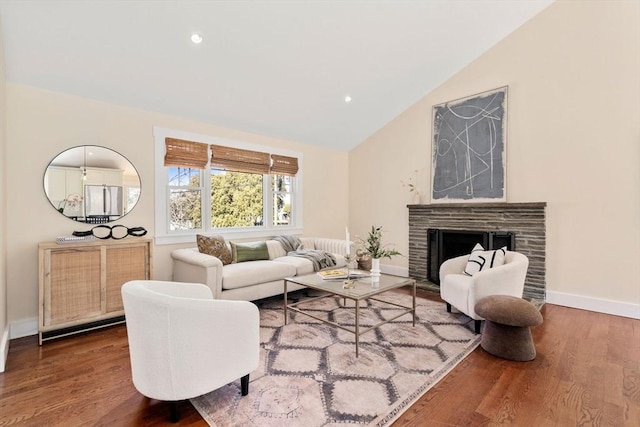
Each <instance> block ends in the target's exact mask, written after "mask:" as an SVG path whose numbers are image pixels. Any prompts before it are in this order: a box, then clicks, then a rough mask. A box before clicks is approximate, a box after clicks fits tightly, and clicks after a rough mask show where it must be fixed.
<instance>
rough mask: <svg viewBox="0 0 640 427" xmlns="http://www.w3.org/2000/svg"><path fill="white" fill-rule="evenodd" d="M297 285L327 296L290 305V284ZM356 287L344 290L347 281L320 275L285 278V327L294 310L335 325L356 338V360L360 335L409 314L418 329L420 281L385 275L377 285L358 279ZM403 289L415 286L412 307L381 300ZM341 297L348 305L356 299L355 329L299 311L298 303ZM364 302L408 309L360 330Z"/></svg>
mask: <svg viewBox="0 0 640 427" xmlns="http://www.w3.org/2000/svg"><path fill="white" fill-rule="evenodd" d="M289 282H291V283H295V284H297V285H302V286H305V287H307V288H309V289H314V290H318V291H323V292H324V294H323V295H321V296H317V297H311V298H305V299H303V300H300V301H298V302H295V303H291V304H289V302H288V300H287V284H288V283H289ZM354 284H355V286H354V287H353V288H351V289H344V288H343V280H338V279H335V280H333V279H332V280H326V279H322V278H321V277H319V276H318V275H317V274H315V273H314V274H307V275H305V276H297V277H287V278H285V279H284V324H285V325H286V324H287V323H288V314H287V311H288V310H291V311H294V312H296V313H300V314H304V315H305V316H309V317H312V318H314V319H316V320H319V321H321V322H323V323H326V324H329V325H332V326H335V327H337V328H340V329H343V330H345V331H348V332H351V333H353V334H355V336H356V339H355V341H356V357H358V350H359V343H360V335H362V334H364V333H366V332H369V331H371V330H373V329H375V328H377V327H379V326H380V325H384V324H385V323H388V322H390V321H392V320H395V319H397V318H398V317H401V316H404V315H405V314H408V313H411V314H412V315H413V326H416V281H415V280H414V279H411V278H409V277H398V276H390V275H387V274H382V275H381V276H380V277H379V280H378V281H377V282H374V281H373V280H372V278H371V277H363V278H359V279H356V280H355V281H354ZM403 286H411V287H412V295H413V303H412V305H411V307H407V306H404V305H399V304H396V303H394V302H389V301H385V300H382V299H380V298H378V297H379V296H380V294H383V293H384V292H387V291H390V290H392V289H397V288H401V287H403ZM332 296H339V297H342V298H343V301H345V302H346V299H349V300H352V301H353V302H354V305H355V327H354V328H353V329H351V328H349V327H346V326H344V325H340V324H338V323H335V322H332V321H330V320H327V319H322V318H320V317H317V316H315V315H313V314H311V313H309V312H308V311H305V310H303V309H301V308H298V307H297V305H298V304H302V303H304V304H308V303H309V302H312V301H315V300H318V299H322V298H327V297H332ZM363 300H374V301H378V302H381V303H384V304H389V305H392V306H395V307H399V308H402V309H404V310H400V311H399V312H398V314H397V315H395V316H393V317H390V318H389V319H386V320H383V321H381V322H379V323H377V324H375V325H373V326H369V327H367V328H364V329H362V328H361V327H360V302H361V301H363ZM345 305H346V304H345Z"/></svg>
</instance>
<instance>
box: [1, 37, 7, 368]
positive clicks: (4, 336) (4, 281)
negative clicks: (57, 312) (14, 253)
mask: <svg viewBox="0 0 640 427" xmlns="http://www.w3.org/2000/svg"><path fill="white" fill-rule="evenodd" d="M0 34H2V29H0ZM6 92H7V91H6V77H5V68H4V52H3V50H2V38H1V37H0V372H3V371H4V367H5V360H6V356H7V354H8V352H9V323H8V320H7V275H6V265H7V262H6V261H7V260H6V254H7V239H6V232H7V222H6V206H7V204H6V202H5V198H6V194H7V192H6V182H7V174H6V171H7V168H6V159H7V156H6V135H5V131H6V121H7V120H6V119H7V103H6V99H7V96H6Z"/></svg>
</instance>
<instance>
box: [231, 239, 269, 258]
mask: <svg viewBox="0 0 640 427" xmlns="http://www.w3.org/2000/svg"><path fill="white" fill-rule="evenodd" d="M231 253H232V254H233V262H245V261H258V260H266V259H269V250H268V249H267V244H266V243H265V242H250V243H235V242H231Z"/></svg>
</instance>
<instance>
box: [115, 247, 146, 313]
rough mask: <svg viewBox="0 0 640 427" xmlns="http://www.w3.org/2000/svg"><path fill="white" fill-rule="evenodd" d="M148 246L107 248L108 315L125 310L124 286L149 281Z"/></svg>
mask: <svg viewBox="0 0 640 427" xmlns="http://www.w3.org/2000/svg"><path fill="white" fill-rule="evenodd" d="M149 278H150V277H149V246H148V245H147V244H142V245H133V246H124V247H108V248H107V295H106V297H107V313H110V312H113V311H119V310H123V309H124V307H123V305H122V294H121V293H120V292H121V291H120V289H121V288H122V285H124V284H125V283H126V282H128V281H130V280H145V279H149Z"/></svg>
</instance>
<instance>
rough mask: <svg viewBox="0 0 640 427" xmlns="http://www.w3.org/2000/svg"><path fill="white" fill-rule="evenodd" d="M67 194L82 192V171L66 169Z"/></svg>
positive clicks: (80, 193)
mask: <svg viewBox="0 0 640 427" xmlns="http://www.w3.org/2000/svg"><path fill="white" fill-rule="evenodd" d="M65 192H66V193H67V195H70V194H79V195H81V196H82V195H83V194H82V171H81V170H80V169H76V170H74V169H72V170H67V171H66V191H65Z"/></svg>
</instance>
